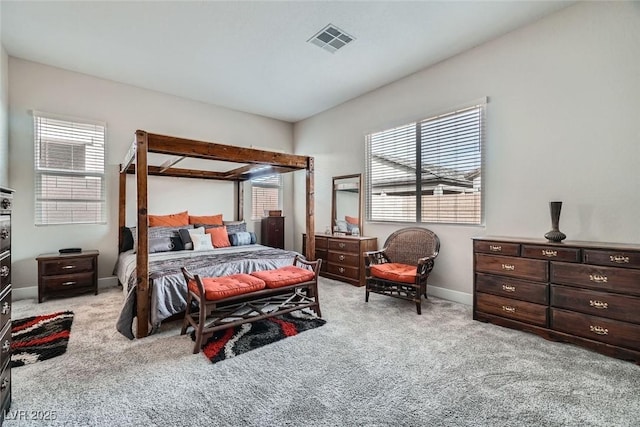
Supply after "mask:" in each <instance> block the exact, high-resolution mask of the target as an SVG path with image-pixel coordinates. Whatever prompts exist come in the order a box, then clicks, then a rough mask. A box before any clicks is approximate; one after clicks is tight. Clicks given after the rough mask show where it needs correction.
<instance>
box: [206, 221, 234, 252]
mask: <svg viewBox="0 0 640 427" xmlns="http://www.w3.org/2000/svg"><path fill="white" fill-rule="evenodd" d="M204 232H205V233H207V234H210V235H211V242H212V243H213V247H214V248H226V247H227V246H231V243H230V242H229V235H228V234H227V227H224V226H223V227H213V228H208V229H206V230H204Z"/></svg>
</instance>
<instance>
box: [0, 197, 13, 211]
mask: <svg viewBox="0 0 640 427" xmlns="http://www.w3.org/2000/svg"><path fill="white" fill-rule="evenodd" d="M0 206H2V209H9V208H11V200H9V199H2V202H0Z"/></svg>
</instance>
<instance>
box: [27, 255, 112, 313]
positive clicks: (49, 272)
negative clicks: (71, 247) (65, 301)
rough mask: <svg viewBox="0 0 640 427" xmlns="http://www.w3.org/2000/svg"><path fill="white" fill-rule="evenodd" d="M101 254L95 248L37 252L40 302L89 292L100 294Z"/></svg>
mask: <svg viewBox="0 0 640 427" xmlns="http://www.w3.org/2000/svg"><path fill="white" fill-rule="evenodd" d="M98 255H99V252H98V251H95V250H88V251H82V252H78V253H71V254H59V253H55V254H42V255H38V257H37V258H36V261H38V302H39V303H40V302H42V300H43V299H45V298H47V297H70V296H75V295H80V294H83V293H86V292H89V291H93V293H94V295H98Z"/></svg>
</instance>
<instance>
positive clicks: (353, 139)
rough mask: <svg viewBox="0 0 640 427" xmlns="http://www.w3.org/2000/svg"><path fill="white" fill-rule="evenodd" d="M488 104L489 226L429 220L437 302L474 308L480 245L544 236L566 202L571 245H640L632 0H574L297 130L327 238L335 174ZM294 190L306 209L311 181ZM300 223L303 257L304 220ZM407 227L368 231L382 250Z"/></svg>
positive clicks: (638, 38)
mask: <svg viewBox="0 0 640 427" xmlns="http://www.w3.org/2000/svg"><path fill="white" fill-rule="evenodd" d="M484 96H488V97H489V99H490V102H489V104H488V113H487V143H486V151H485V156H486V163H485V184H486V186H485V189H486V192H485V209H486V224H485V226H482V227H480V226H477V227H470V226H453V225H435V224H427V225H426V226H427V227H428V228H431V229H432V230H434V231H435V232H436V233H437V234H438V235H439V237H440V239H441V242H442V247H441V253H440V256H439V258H438V260H437V262H436V267H435V269H434V272H433V273H432V276H431V278H430V284H431V285H433V286H435V287H436V288H435V293H436V294H438V293H439V294H440V295H442V296H449V297H451V298H454V299H458V300H461V301H467V302H469V301H470V297H469V294H470V293H471V292H472V288H473V275H472V266H473V260H472V253H471V251H472V243H471V238H472V237H474V236H484V235H504V236H518V237H534V238H536V237H539V238H542V236H543V235H544V233H546V232H547V231H549V229H550V228H551V225H550V218H549V205H548V202H549V201H551V200H561V201H563V202H564V205H563V208H562V215H561V219H560V230H561V231H563V232H564V233H565V234H566V235H567V236H568V238H569V239H572V240H595V241H608V242H631V243H639V242H640V227H639V226H638V216H639V214H640V168H639V167H638V164H639V160H640V7H639V6H638V4H637V3H633V2H619V3H618V2H606V3H591V2H589V3H579V4H576V5H574V6H571V7H569V8H567V9H564V10H562V11H560V12H558V13H556V14H554V15H551V16H549V17H547V18H545V19H543V20H541V21H538V22H537V23H534V24H532V25H530V26H528V27H525V28H523V29H520V30H517V31H514V32H512V33H510V34H507V35H505V36H503V37H500V38H498V39H496V40H493V41H491V42H489V43H486V44H483V45H481V46H478V47H476V48H474V49H472V50H470V51H468V52H466V53H463V54H461V55H458V56H456V57H454V58H451V59H449V60H447V61H444V62H441V63H439V64H437V65H435V66H433V67H430V68H428V69H426V70H424V71H422V72H419V73H416V74H414V75H411V76H409V77H407V78H405V79H402V80H399V81H397V82H395V83H393V84H390V85H388V86H385V87H383V88H381V89H378V90H375V91H373V92H371V93H368V94H366V95H364V96H361V97H359V98H356V99H353V100H351V101H349V102H347V103H345V104H343V105H340V106H338V107H336V108H333V109H331V110H328V111H326V112H323V113H321V114H318V115H316V116H314V117H312V118H310V119H307V120H304V121H302V122H299V123H296V125H295V126H294V139H295V142H296V152H297V153H298V154H305V155H312V156H315V166H316V193H315V197H316V230H320V231H321V230H324V228H325V225H327V224H329V216H330V202H331V192H330V187H331V176H333V175H344V174H351V173H358V172H362V173H364V135H365V134H366V133H369V132H371V131H376V130H381V129H385V128H389V127H392V126H395V125H400V124H405V123H407V122H410V121H412V120H415V119H420V118H425V117H428V116H429V115H430V114H432V113H438V112H444V111H446V110H448V109H451V108H452V107H456V106H460V105H461V104H465V103H468V102H470V101H473V100H476V99H478V98H481V97H484ZM337 153H339V154H337ZM295 189H296V201H295V203H296V212H301V211H302V209H304V198H303V197H302V194H303V189H304V180H303V179H301V178H296V180H295ZM296 219H297V222H296V231H297V233H296V235H297V236H298V237H297V240H296V242H295V243H296V248H297V249H300V248H301V245H302V242H301V233H302V232H303V230H304V217H303V216H297V217H296ZM405 225H406V224H401V225H399V224H395V225H393V224H371V223H365V225H364V234H365V235H369V236H376V237H377V238H378V244H379V245H380V246H382V244H383V243H384V240H385V238H386V237H387V236H388V235H389V234H390V233H391V232H392V231H394V230H395V229H397V228H400V227H402V226H405ZM438 288H440V289H438ZM432 289H433V288H432ZM451 291H453V292H451Z"/></svg>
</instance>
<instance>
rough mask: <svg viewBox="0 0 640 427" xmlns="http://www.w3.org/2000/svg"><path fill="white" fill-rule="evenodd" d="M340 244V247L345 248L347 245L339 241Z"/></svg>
mask: <svg viewBox="0 0 640 427" xmlns="http://www.w3.org/2000/svg"><path fill="white" fill-rule="evenodd" d="M338 246H339V247H340V249H343V248H344V247H345V246H346V245H345V244H344V243H342V242H340V243H338Z"/></svg>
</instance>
